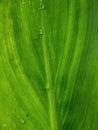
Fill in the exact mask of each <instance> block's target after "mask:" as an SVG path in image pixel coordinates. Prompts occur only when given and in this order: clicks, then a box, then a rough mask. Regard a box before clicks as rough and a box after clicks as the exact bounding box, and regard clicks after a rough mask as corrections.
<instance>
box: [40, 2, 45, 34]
mask: <svg viewBox="0 0 98 130" xmlns="http://www.w3.org/2000/svg"><path fill="white" fill-rule="evenodd" d="M44 9H45V3H44V1H43V0H40V7H39V10H40V11H43V10H44ZM39 34H40V35H43V29H42V28H40V30H39Z"/></svg>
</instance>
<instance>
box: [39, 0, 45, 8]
mask: <svg viewBox="0 0 98 130" xmlns="http://www.w3.org/2000/svg"><path fill="white" fill-rule="evenodd" d="M44 9H45V4H44V1H43V0H40V7H39V10H44Z"/></svg>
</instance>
